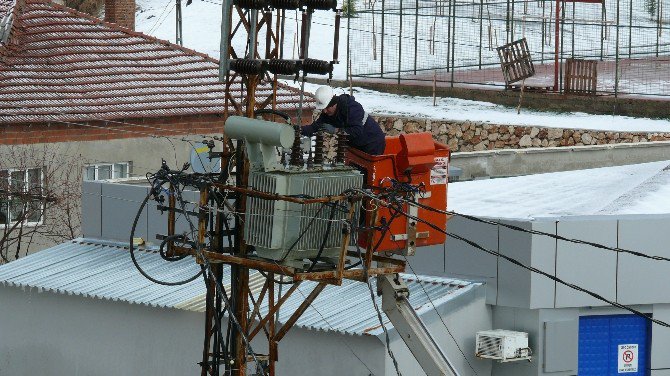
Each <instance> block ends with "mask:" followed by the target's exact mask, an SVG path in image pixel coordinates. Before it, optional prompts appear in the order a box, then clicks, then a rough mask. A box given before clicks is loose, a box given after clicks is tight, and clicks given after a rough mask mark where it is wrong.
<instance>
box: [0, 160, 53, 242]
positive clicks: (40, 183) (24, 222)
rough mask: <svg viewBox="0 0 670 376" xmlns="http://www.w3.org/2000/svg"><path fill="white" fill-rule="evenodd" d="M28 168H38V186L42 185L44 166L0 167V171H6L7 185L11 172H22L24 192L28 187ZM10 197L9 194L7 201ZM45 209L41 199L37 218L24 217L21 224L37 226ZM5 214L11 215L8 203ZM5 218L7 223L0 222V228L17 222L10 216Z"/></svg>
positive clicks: (9, 184) (8, 185) (10, 178)
mask: <svg viewBox="0 0 670 376" xmlns="http://www.w3.org/2000/svg"><path fill="white" fill-rule="evenodd" d="M30 170H39V172H40V182H39V186H40V187H44V168H40V167H32V168H3V169H0V171H7V187H11V180H12V173H13V172H16V171H21V172H23V173H24V174H23V189H24V192H27V191H28V189H29V187H30V179H29V176H30V175H29V174H28V171H30ZM42 198H43V197H42ZM11 199H12V198H11V196H9V197H8V199H7V201H8V202H11ZM45 209H46V205H45V204H44V201H43V200H42V204H41V208H40V217H39V220H37V221H30V220H28V218H26V219H25V220H24V221H23V226H28V227H31V226H32V227H34V226H38V225H41V224H43V223H44V211H45ZM0 210H2V206H0ZM7 215H8V216H11V211H10V209H9V205H8V206H7ZM7 219H8V221H7V223H0V229H3V228H5V227H11V226H14V224H16V223H17V222H16V221H12V218H7Z"/></svg>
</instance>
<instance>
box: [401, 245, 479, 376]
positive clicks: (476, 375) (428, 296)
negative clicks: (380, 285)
mask: <svg viewBox="0 0 670 376" xmlns="http://www.w3.org/2000/svg"><path fill="white" fill-rule="evenodd" d="M402 257H403V258H404V259H405V263H406V264H407V266H409V269H410V270H411V271H412V274H414V278H416V281H417V282H419V286H421V290H423V294H424V295H425V296H426V298H428V301H429V302H430V305H431V307H433V311H435V313H436V314H437V317H439V319H440V322H442V325H443V326H444V328H445V329H446V330H447V333H449V337H451V339H452V341H454V344H455V345H456V348H458V351H459V352H460V353H461V355H462V356H463V359H464V360H465V362H466V363H468V366H469V367H470V369H471V370H472V372H474V374H475V376H478V373H477V371H476V370H475V367H473V366H472V363H470V360H468V357H467V356H465V352H463V349H462V348H461V346H460V345H459V344H458V341H456V337H454V335H453V334H452V333H451V330H449V327H448V326H447V323H446V322H444V318H442V315H441V314H440V312H439V311H438V310H437V307H436V306H435V303H434V302H433V299H432V298H431V297H430V295H429V294H428V291H426V288H425V287H423V283H421V279H420V278H419V275H418V274H416V272H415V271H414V268H413V267H412V264H410V262H409V260H408V259H407V256H405V255H403V256H402Z"/></svg>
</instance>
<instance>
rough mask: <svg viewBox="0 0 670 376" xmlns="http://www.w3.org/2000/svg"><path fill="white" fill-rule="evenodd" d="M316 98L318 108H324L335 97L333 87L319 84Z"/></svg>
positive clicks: (315, 94)
mask: <svg viewBox="0 0 670 376" xmlns="http://www.w3.org/2000/svg"><path fill="white" fill-rule="evenodd" d="M314 99H316V106H315V107H316V109H317V110H323V109H324V108H326V107H328V103H330V100H331V99H333V89H332V88H331V87H330V86H319V88H318V89H316V92H315V93H314Z"/></svg>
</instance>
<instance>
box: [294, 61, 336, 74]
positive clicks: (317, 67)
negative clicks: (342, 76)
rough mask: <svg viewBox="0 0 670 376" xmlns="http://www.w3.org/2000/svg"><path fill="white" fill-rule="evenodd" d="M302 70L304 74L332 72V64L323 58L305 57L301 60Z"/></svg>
mask: <svg viewBox="0 0 670 376" xmlns="http://www.w3.org/2000/svg"><path fill="white" fill-rule="evenodd" d="M302 71H303V72H304V73H305V74H332V73H333V64H331V63H330V62H329V61H325V60H317V59H305V60H303V61H302Z"/></svg>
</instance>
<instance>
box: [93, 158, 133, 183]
mask: <svg viewBox="0 0 670 376" xmlns="http://www.w3.org/2000/svg"><path fill="white" fill-rule="evenodd" d="M117 165H125V167H126V174H125V175H126V176H119V175H120V174H119V173H118V170H117V169H115V168H114V167H115V166H117ZM101 167H109V169H110V171H111V172H112V177H111V178H110V179H101V178H100V168H101ZM131 167H132V163H131V162H109V163H93V164H88V165H86V166H85V167H84V173H83V178H84V180H85V181H99V180H113V179H127V178H129V177H130V169H131ZM90 168H93V169H94V170H93V171H94V173H93V176H94V178H93V179H88V170H89V169H90Z"/></svg>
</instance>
